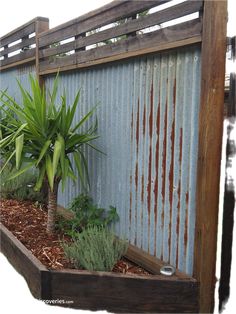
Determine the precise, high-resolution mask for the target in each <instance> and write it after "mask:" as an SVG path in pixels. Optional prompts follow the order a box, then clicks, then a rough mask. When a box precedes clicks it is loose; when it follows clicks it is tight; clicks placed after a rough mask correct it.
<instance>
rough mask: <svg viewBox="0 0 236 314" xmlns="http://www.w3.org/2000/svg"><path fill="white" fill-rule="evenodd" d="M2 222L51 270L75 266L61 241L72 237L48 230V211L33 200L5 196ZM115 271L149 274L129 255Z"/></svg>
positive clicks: (0, 206)
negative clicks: (13, 198) (20, 199)
mask: <svg viewBox="0 0 236 314" xmlns="http://www.w3.org/2000/svg"><path fill="white" fill-rule="evenodd" d="M0 221H1V222H2V224H3V225H4V226H5V227H7V228H8V230H10V231H11V232H12V233H13V234H14V236H15V237H16V238H17V239H18V240H19V241H20V242H21V243H22V244H24V246H25V247H26V248H27V249H28V250H30V251H31V252H32V253H33V255H34V256H36V257H37V258H38V259H39V260H40V261H41V263H42V264H43V265H45V266H46V267H47V268H48V269H66V268H67V269H68V268H70V269H73V268H74V266H73V265H72V264H71V263H70V262H69V261H68V260H67V259H66V257H65V254H64V251H63V248H62V247H61V244H60V242H61V239H62V238H64V240H66V241H70V238H69V237H66V236H64V235H63V234H60V233H56V234H55V235H53V236H51V235H48V234H47V233H46V223H47V212H46V210H45V209H44V208H41V207H40V206H39V205H37V204H36V203H32V202H31V201H17V200H5V199H1V201H0ZM113 272H117V273H123V274H139V275H149V273H148V272H147V271H146V270H144V269H143V268H141V267H139V266H137V265H136V264H134V263H132V262H130V261H128V260H127V259H125V258H122V259H121V260H120V261H118V262H117V264H116V265H115V267H114V269H113Z"/></svg>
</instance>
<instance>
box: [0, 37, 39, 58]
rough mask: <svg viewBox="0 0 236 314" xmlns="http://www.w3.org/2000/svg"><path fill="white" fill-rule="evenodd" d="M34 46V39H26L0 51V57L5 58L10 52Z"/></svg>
mask: <svg viewBox="0 0 236 314" xmlns="http://www.w3.org/2000/svg"><path fill="white" fill-rule="evenodd" d="M33 44H35V37H31V38H27V39H25V40H24V41H22V42H20V43H19V44H16V45H14V46H11V47H7V48H5V49H4V50H2V51H0V57H2V56H5V55H7V54H9V53H11V52H14V51H16V50H19V49H22V48H24V47H27V46H30V45H33Z"/></svg>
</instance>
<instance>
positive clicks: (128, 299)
mask: <svg viewBox="0 0 236 314" xmlns="http://www.w3.org/2000/svg"><path fill="white" fill-rule="evenodd" d="M0 238H1V243H0V244H1V245H0V249H1V252H2V253H3V254H4V255H5V256H6V257H7V258H8V260H9V261H10V263H11V264H12V265H13V266H14V267H15V268H16V270H17V271H18V272H19V273H20V274H22V275H23V276H24V278H25V279H26V281H27V283H28V285H29V288H30V290H31V292H32V294H33V296H34V297H36V298H39V299H43V300H58V299H59V300H64V301H72V303H70V304H61V305H63V306H69V307H72V308H77V309H89V310H108V311H112V312H124V313H137V312H138V313H148V312H149V313H163V312H165V313H196V312H198V294H199V284H198V282H197V281H196V280H195V279H193V278H188V279H185V280H184V279H183V278H179V277H175V276H172V277H166V276H163V275H159V276H154V275H150V276H145V275H144V276H139V275H123V274H115V273H110V272H89V271H82V270H81V271H80V270H58V271H56V270H47V269H46V268H45V267H44V266H43V265H42V264H41V263H40V262H39V261H38V260H37V259H36V258H35V257H34V256H33V255H32V253H31V252H29V251H28V250H27V249H26V248H25V247H24V245H23V244H22V243H20V242H19V241H18V240H17V239H16V238H15V237H14V236H13V235H12V233H11V232H9V231H8V230H7V228H5V227H4V226H3V225H2V224H0ZM136 254H137V252H136ZM57 305H59V304H57Z"/></svg>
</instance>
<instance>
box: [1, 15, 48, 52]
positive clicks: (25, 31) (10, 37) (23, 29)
mask: <svg viewBox="0 0 236 314" xmlns="http://www.w3.org/2000/svg"><path fill="white" fill-rule="evenodd" d="M46 20H47V21H48V19H47V18H44V17H36V18H34V19H33V20H30V21H29V22H27V23H25V24H23V25H21V26H20V27H18V28H16V29H14V30H13V31H11V32H9V33H7V34H6V35H4V36H2V37H1V38H0V48H1V47H3V46H5V45H8V44H10V43H12V42H14V41H16V40H18V39H21V38H23V37H25V36H27V35H29V34H31V33H34V32H35V22H36V21H46Z"/></svg>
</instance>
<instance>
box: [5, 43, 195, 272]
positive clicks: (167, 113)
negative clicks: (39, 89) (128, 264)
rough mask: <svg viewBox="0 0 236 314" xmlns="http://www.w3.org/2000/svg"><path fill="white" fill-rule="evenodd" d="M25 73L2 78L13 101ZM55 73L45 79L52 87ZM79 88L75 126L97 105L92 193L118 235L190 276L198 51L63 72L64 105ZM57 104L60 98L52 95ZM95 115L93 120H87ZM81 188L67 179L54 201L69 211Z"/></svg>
mask: <svg viewBox="0 0 236 314" xmlns="http://www.w3.org/2000/svg"><path fill="white" fill-rule="evenodd" d="M28 72H34V69H33V68H25V71H22V70H21V72H19V71H17V70H10V71H7V72H3V73H1V74H0V75H1V76H0V80H1V88H6V87H8V88H9V92H10V93H12V94H14V95H15V97H16V98H18V97H19V93H18V92H17V88H16V83H15V82H14V78H15V77H17V78H18V79H20V81H21V82H22V83H23V85H24V86H25V87H27V86H28V85H27V84H28ZM53 79H54V76H49V77H47V78H46V81H45V85H46V87H47V88H51V87H52V84H53ZM78 89H81V97H80V105H79V109H78V111H77V113H76V119H75V121H74V123H76V122H77V121H79V119H80V118H81V116H82V115H84V114H85V113H86V112H88V111H89V110H90V109H91V108H92V107H93V106H95V105H96V104H98V103H99V105H98V108H97V118H98V123H99V126H98V133H99V135H100V138H99V139H98V140H96V142H95V144H96V146H97V147H98V148H99V149H101V150H102V151H103V152H104V153H105V154H106V155H101V154H99V153H97V152H96V151H93V150H91V149H86V155H87V158H88V164H89V173H90V180H91V195H92V197H93V198H94V201H95V202H96V203H98V205H100V206H103V207H106V208H108V207H109V205H113V206H115V207H116V208H117V211H118V213H119V216H120V221H119V222H118V223H117V224H116V225H115V230H116V232H117V234H119V235H121V236H125V237H126V238H128V239H129V241H130V242H131V243H132V244H135V245H137V246H138V247H140V248H142V249H143V250H145V251H147V252H149V253H150V254H152V255H155V256H157V257H158V258H160V259H162V260H164V261H165V262H168V263H170V264H172V265H173V266H176V267H177V268H178V269H179V270H181V271H184V272H186V273H188V274H190V275H191V274H192V271H193V252H194V232H195V230H194V229H195V189H196V166H197V150H198V147H197V144H198V114H199V94H200V48H198V47H191V48H190V47H187V48H181V49H178V50H176V51H171V52H166V53H157V54H154V55H149V56H145V57H139V58H133V59H130V60H126V61H123V62H116V63H110V64H106V65H102V66H96V67H92V68H88V69H86V70H78V71H76V72H64V73H62V74H61V75H60V87H59V94H62V93H63V91H65V93H66V96H67V100H68V103H70V104H72V102H73V100H74V97H75V94H76V92H77V91H78ZM57 101H58V105H59V104H60V97H59V96H58V99H57ZM94 120H95V116H94V117H93V121H94ZM79 193H80V186H79V182H78V184H74V183H72V182H71V181H69V182H68V185H67V186H66V189H65V191H64V192H62V191H61V190H60V191H59V196H58V202H59V203H60V204H61V205H63V206H68V204H69V203H70V201H71V200H72V199H73V198H74V197H75V196H77V195H78V194H79Z"/></svg>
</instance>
